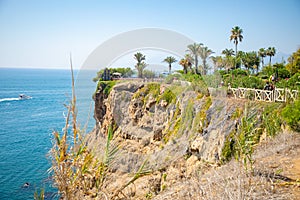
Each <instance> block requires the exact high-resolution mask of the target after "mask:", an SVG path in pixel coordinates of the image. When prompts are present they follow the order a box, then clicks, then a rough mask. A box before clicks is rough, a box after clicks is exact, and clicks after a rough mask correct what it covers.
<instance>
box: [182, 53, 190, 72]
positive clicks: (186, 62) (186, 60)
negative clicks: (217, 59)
mask: <svg viewBox="0 0 300 200" xmlns="http://www.w3.org/2000/svg"><path fill="white" fill-rule="evenodd" d="M179 64H180V65H181V66H182V67H183V72H184V73H185V74H187V72H188V68H189V67H191V66H192V62H191V56H190V55H189V54H186V55H185V57H184V58H182V59H181V60H180V61H179Z"/></svg>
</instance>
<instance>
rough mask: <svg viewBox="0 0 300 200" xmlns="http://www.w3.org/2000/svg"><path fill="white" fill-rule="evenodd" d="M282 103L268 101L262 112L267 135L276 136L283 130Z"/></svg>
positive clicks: (263, 125)
mask: <svg viewBox="0 0 300 200" xmlns="http://www.w3.org/2000/svg"><path fill="white" fill-rule="evenodd" d="M280 111H281V103H268V104H267V105H265V107H264V111H263V113H262V128H263V129H264V130H265V131H266V133H267V135H269V136H274V135H276V134H277V133H278V132H279V131H280V130H281V124H282V120H281V116H280Z"/></svg>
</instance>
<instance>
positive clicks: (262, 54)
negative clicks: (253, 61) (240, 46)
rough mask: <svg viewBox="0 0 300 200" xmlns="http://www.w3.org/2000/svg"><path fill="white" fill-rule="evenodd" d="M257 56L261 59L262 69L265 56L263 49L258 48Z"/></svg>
mask: <svg viewBox="0 0 300 200" xmlns="http://www.w3.org/2000/svg"><path fill="white" fill-rule="evenodd" d="M258 56H259V57H260V58H261V68H263V67H264V57H266V56H267V54H266V50H265V48H260V49H259V50H258Z"/></svg>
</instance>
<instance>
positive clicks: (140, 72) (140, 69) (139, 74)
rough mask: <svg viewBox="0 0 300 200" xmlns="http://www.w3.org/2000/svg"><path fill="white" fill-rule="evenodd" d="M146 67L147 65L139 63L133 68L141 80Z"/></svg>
mask: <svg viewBox="0 0 300 200" xmlns="http://www.w3.org/2000/svg"><path fill="white" fill-rule="evenodd" d="M146 67H147V64H146V63H145V62H141V63H139V64H136V65H135V68H136V69H137V70H138V77H139V78H143V71H144V69H145V68H146Z"/></svg>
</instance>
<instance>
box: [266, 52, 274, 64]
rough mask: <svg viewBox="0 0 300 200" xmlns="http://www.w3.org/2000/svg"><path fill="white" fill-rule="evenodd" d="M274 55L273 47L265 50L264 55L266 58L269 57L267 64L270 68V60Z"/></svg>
mask: <svg viewBox="0 0 300 200" xmlns="http://www.w3.org/2000/svg"><path fill="white" fill-rule="evenodd" d="M275 54H276V49H275V47H269V48H268V49H267V50H266V55H267V56H270V62H269V65H270V66H271V58H272V56H275Z"/></svg>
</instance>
